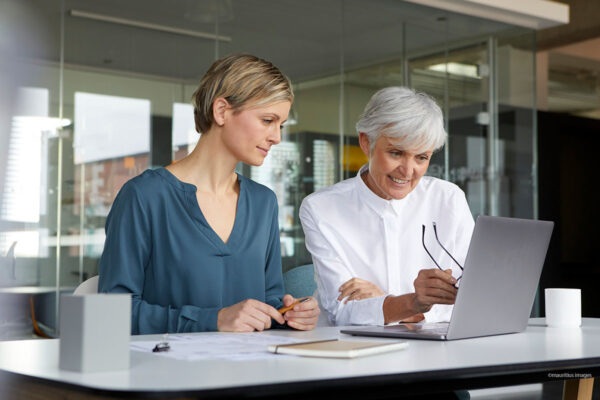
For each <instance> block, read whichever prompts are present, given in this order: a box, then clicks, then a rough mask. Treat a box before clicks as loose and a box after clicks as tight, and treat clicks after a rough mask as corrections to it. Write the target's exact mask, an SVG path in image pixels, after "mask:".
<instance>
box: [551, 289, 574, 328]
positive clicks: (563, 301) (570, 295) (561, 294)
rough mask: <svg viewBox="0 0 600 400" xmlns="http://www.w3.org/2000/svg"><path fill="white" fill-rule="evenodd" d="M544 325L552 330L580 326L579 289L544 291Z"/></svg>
mask: <svg viewBox="0 0 600 400" xmlns="http://www.w3.org/2000/svg"><path fill="white" fill-rule="evenodd" d="M544 293H545V295H546V325H548V326H549V327H552V328H562V327H578V326H581V289H545V290H544Z"/></svg>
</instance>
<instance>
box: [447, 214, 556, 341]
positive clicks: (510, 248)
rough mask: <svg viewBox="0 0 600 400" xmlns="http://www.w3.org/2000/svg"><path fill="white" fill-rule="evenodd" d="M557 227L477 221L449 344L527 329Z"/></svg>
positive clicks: (484, 218)
mask: <svg viewBox="0 0 600 400" xmlns="http://www.w3.org/2000/svg"><path fill="white" fill-rule="evenodd" d="M553 227H554V223H553V222H550V221H535V220H526V219H517V218H503V217H489V216H484V215H482V216H479V217H478V218H477V221H476V224H475V229H474V231H473V236H472V239H471V244H470V245H469V251H468V253H467V258H466V260H465V265H464V268H465V270H464V273H463V277H462V278H461V281H460V289H459V290H458V295H457V297H456V302H455V304H454V309H453V311H452V318H451V319H450V325H449V327H448V333H447V336H446V337H447V339H450V340H451V339H461V338H467V337H476V336H487V335H495V334H502V333H513V332H520V331H522V330H524V329H525V327H526V326H527V321H528V319H529V315H530V312H531V307H532V305H533V301H534V299H535V293H536V290H537V285H538V282H539V279H540V275H541V272H542V267H543V266H544V260H545V258H546V252H547V250H548V244H549V243H550V236H551V235H552V229H553Z"/></svg>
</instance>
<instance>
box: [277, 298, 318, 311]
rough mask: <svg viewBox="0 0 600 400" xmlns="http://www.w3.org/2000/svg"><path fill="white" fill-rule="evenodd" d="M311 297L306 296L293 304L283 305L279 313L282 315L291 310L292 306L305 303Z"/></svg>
mask: <svg viewBox="0 0 600 400" xmlns="http://www.w3.org/2000/svg"><path fill="white" fill-rule="evenodd" d="M309 300H310V297H305V298H303V299H300V300H296V301H295V302H294V303H292V304H291V305H289V306H287V307H281V308H280V309H279V310H277V311H279V313H280V314H281V315H283V314H285V313H286V312H288V311H290V310H291V309H292V308H294V307H295V306H296V304H300V303H304V302H306V301H309Z"/></svg>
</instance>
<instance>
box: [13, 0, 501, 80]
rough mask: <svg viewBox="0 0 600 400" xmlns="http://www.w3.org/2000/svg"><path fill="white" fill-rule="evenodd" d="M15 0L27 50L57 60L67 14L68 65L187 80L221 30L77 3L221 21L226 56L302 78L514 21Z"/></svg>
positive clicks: (225, 3)
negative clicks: (25, 27)
mask: <svg viewBox="0 0 600 400" xmlns="http://www.w3.org/2000/svg"><path fill="white" fill-rule="evenodd" d="M12 1H13V2H16V1H17V0H12ZM15 4H16V3H15ZM8 9H9V11H11V10H12V12H14V13H16V15H15V17H16V18H18V17H22V18H24V21H26V23H28V24H30V25H35V29H36V37H37V39H38V43H35V44H34V43H29V44H30V45H29V46H25V47H26V49H27V50H26V55H27V57H30V58H34V59H42V60H49V61H59V59H60V49H61V46H60V37H61V35H60V31H61V30H60V26H61V25H60V24H61V16H62V17H64V27H65V29H64V60H65V62H66V63H67V64H74V65H77V66H84V67H92V68H102V69H109V70H117V71H126V72H132V73H136V74H150V75H156V76H162V77H167V78H173V79H178V80H183V81H194V80H196V79H198V78H199V77H200V76H202V75H203V73H204V72H205V71H206V69H207V68H208V66H209V65H210V63H211V62H212V61H213V60H214V59H215V54H216V50H215V46H216V44H215V41H214V40H213V39H202V38H196V37H190V36H183V35H179V34H173V33H167V32H162V31H157V30H153V29H147V28H139V27H131V26H125V25H121V24H116V23H113V22H103V21H97V20H91V19H87V18H81V17H75V16H72V15H71V14H70V11H71V10H78V11H85V12H89V13H96V14H101V15H104V16H111V17H118V18H123V19H128V20H133V21H138V22H145V23H151V24H158V25H163V26H170V27H176V28H183V29H188V30H194V31H201V32H206V33H213V34H214V33H215V32H216V30H217V29H218V33H219V35H225V36H228V37H230V38H231V41H230V42H224V41H220V42H219V44H218V53H219V54H220V55H225V54H229V53H234V52H248V53H253V54H256V55H258V56H261V57H263V58H266V59H268V60H270V61H272V62H273V63H275V64H276V65H277V66H279V67H280V68H281V69H282V70H283V71H285V72H286V73H287V74H288V75H289V76H290V77H291V78H292V79H293V80H294V81H296V82H298V81H302V80H306V79H309V78H314V77H320V76H326V75H331V74H336V73H338V72H339V71H340V67H341V63H342V57H341V55H342V54H343V64H344V67H345V69H347V70H349V69H352V68H356V67H359V66H366V65H370V64H374V63H377V62H381V61H384V60H389V59H393V58H399V57H400V56H401V55H402V53H403V43H406V49H405V50H406V52H414V51H418V50H424V49H425V50H427V49H435V48H441V47H443V46H444V45H445V44H448V43H456V42H460V41H462V40H465V39H468V38H474V37H485V36H486V35H489V34H490V33H493V32H500V31H503V30H506V29H507V28H508V26H507V25H505V24H501V23H497V22H492V21H488V20H482V19H476V18H472V17H468V16H463V15H459V14H452V13H447V12H444V11H439V10H435V9H431V8H427V7H422V6H418V5H414V4H411V3H406V2H403V1H397V0H303V1H299V0H170V1H166V0H103V1H98V0H64V2H63V1H61V0H22V1H20V2H19V6H18V7H17V6H16V5H15V6H14V7H12V8H11V7H8ZM217 16H218V18H217ZM217 19H218V27H217V24H216V23H215V21H217ZM29 31H31V30H29ZM403 31H404V32H406V37H405V38H404V37H403ZM36 37H33V38H32V37H31V36H30V37H29V39H28V40H29V41H35V40H36ZM40 38H42V39H43V40H42V41H41V42H39V39H40ZM21 40H24V41H25V40H26V39H25V38H22V39H21ZM342 51H343V53H342Z"/></svg>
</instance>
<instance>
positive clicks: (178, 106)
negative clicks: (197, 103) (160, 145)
mask: <svg viewBox="0 0 600 400" xmlns="http://www.w3.org/2000/svg"><path fill="white" fill-rule="evenodd" d="M171 126H172V131H171V132H172V142H173V151H174V153H175V154H176V157H175V159H176V160H179V159H181V158H183V157H185V156H186V155H187V154H189V153H191V152H192V150H194V147H195V146H196V143H198V140H199V139H200V135H199V134H198V132H196V124H195V122H194V106H192V105H191V104H186V103H173V121H172V125H171ZM181 150H185V154H180V151H181Z"/></svg>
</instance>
